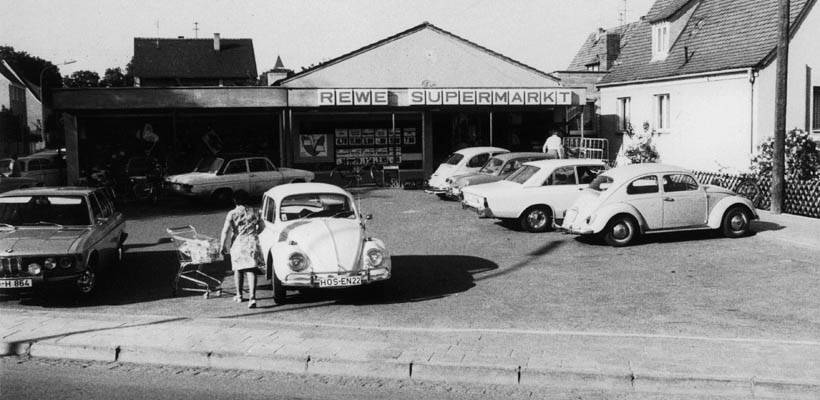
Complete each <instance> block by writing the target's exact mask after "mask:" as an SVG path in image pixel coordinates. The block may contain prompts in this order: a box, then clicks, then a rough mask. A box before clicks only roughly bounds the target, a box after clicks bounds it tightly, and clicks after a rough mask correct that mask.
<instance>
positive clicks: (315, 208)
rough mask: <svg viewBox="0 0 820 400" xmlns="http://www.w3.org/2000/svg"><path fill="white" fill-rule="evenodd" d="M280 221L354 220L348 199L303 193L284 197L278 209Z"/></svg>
mask: <svg viewBox="0 0 820 400" xmlns="http://www.w3.org/2000/svg"><path fill="white" fill-rule="evenodd" d="M279 215H280V219H281V220H282V221H293V220H295V219H303V218H355V217H356V212H355V211H354V210H353V206H352V205H351V202H350V199H349V198H348V197H347V196H345V195H342V194H338V193H304V194H296V195H293V196H288V197H285V199H284V200H282V205H281V207H280V209H279Z"/></svg>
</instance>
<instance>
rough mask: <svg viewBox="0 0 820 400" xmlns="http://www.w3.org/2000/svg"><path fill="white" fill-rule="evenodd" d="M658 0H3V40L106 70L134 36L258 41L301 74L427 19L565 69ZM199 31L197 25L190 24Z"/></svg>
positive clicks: (262, 58) (119, 63) (261, 62)
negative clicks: (590, 39) (598, 33)
mask: <svg viewBox="0 0 820 400" xmlns="http://www.w3.org/2000/svg"><path fill="white" fill-rule="evenodd" d="M653 2H654V0H626V2H624V0H336V1H331V0H139V1H136V0H128V1H125V0H61V1H54V0H26V1H20V0H0V9H2V10H5V12H3V13H2V14H0V45H5V46H12V47H14V49H15V50H17V51H25V52H27V53H29V54H30V55H33V56H36V57H40V58H42V59H45V60H48V61H51V62H52V63H54V64H60V63H63V62H65V61H72V60H73V61H76V62H75V63H72V64H69V65H63V66H60V73H61V74H63V75H69V74H71V73H72V72H74V71H77V70H90V71H94V72H97V73H98V74H100V76H102V75H103V73H104V72H105V69H106V68H115V67H121V68H123V70H124V69H125V65H126V64H128V62H129V61H130V59H131V56H132V55H133V51H134V49H133V47H134V38H135V37H149V38H155V37H161V38H176V37H178V36H184V37H186V38H193V37H199V38H212V37H213V34H214V33H219V34H220V36H221V37H222V38H223V39H237V38H250V39H252V40H253V45H254V52H255V54H256V64H257V70H258V72H259V73H262V72H264V71H267V70H269V69H271V68H273V66H274V64H275V62H276V57H277V56H280V57H282V61H283V63H284V64H285V67H287V68H290V69H293V70H295V71H297V72H298V71H300V70H301V69H302V67H308V66H310V65H311V64H318V63H320V62H322V61H326V60H329V59H332V58H335V57H338V56H340V55H342V54H345V53H348V52H350V51H353V50H356V49H358V48H361V47H363V46H366V45H368V44H371V43H373V42H376V41H379V40H381V39H384V38H386V37H389V36H392V35H395V34H397V33H399V32H402V31H404V30H407V29H409V28H412V27H414V26H417V25H419V24H421V23H423V22H425V21H426V22H430V23H432V24H433V25H435V26H437V27H439V28H441V29H444V30H446V31H449V32H451V33H453V34H456V35H458V36H461V37H463V38H465V39H467V40H470V41H472V42H474V43H477V44H479V45H481V46H484V47H487V48H489V49H491V50H493V51H495V52H498V53H501V54H503V55H505V56H507V57H510V58H513V59H515V60H517V61H519V62H522V63H524V64H527V65H529V66H531V67H534V68H537V69H540V70H542V71H544V72H552V71H556V70H563V69H565V68H566V67H567V66H568V65H569V63H570V61H572V57H573V56H574V55H575V53H576V52H577V51H578V49H579V48H580V47H581V45H582V44H583V42H584V40H585V39H586V38H587V36H588V35H589V34H590V33H592V32H594V31H595V30H597V29H598V28H599V27H603V28H611V27H615V26H617V25H619V24H620V22H621V14H622V13H621V11H622V10H623V9H624V3H626V10H627V11H626V22H631V21H635V20H637V19H639V18H640V16H642V15H645V14H646V13H647V12H648V11H649V8H650V7H651V5H652V3H653ZM195 22H196V23H198V24H197V25H196V26H198V28H199V30H198V31H195V30H194V27H195V24H194V23H195Z"/></svg>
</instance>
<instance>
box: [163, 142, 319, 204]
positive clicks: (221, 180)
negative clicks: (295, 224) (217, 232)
mask: <svg viewBox="0 0 820 400" xmlns="http://www.w3.org/2000/svg"><path fill="white" fill-rule="evenodd" d="M313 178H314V174H313V172H310V171H305V170H302V169H295V168H277V167H276V166H274V165H273V163H272V162H271V161H270V160H269V159H268V158H267V157H262V156H257V155H249V154H221V155H217V156H216V157H211V158H203V159H202V160H200V161H199V163H198V164H197V165H196V168H194V171H193V172H189V173H185V174H179V175H171V176H168V177H166V178H165V186H166V187H167V188H168V189H169V190H170V191H171V192H172V193H174V194H178V195H182V196H186V197H192V198H205V199H214V200H216V201H218V202H220V203H228V202H230V200H231V198H232V196H233V193H234V192H239V191H244V192H246V193H248V194H249V195H251V196H260V195H262V194H263V193H265V191H267V190H268V189H270V188H272V187H274V186H277V185H281V184H284V183H292V182H310V181H312V180H313Z"/></svg>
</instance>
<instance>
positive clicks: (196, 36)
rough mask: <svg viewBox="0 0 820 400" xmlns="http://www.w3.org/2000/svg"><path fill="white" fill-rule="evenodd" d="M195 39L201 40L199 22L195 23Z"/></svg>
mask: <svg viewBox="0 0 820 400" xmlns="http://www.w3.org/2000/svg"><path fill="white" fill-rule="evenodd" d="M194 38H195V39H199V22H196V21H194Z"/></svg>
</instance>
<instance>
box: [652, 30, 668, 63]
mask: <svg viewBox="0 0 820 400" xmlns="http://www.w3.org/2000/svg"><path fill="white" fill-rule="evenodd" d="M669 25H670V24H669V22H668V21H664V22H659V23H656V24H653V25H652V60H653V61H655V60H663V59H665V58H666V56H668V55H669V46H670V36H671V35H670V33H671V32H670V31H671V29H670V26H669Z"/></svg>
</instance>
